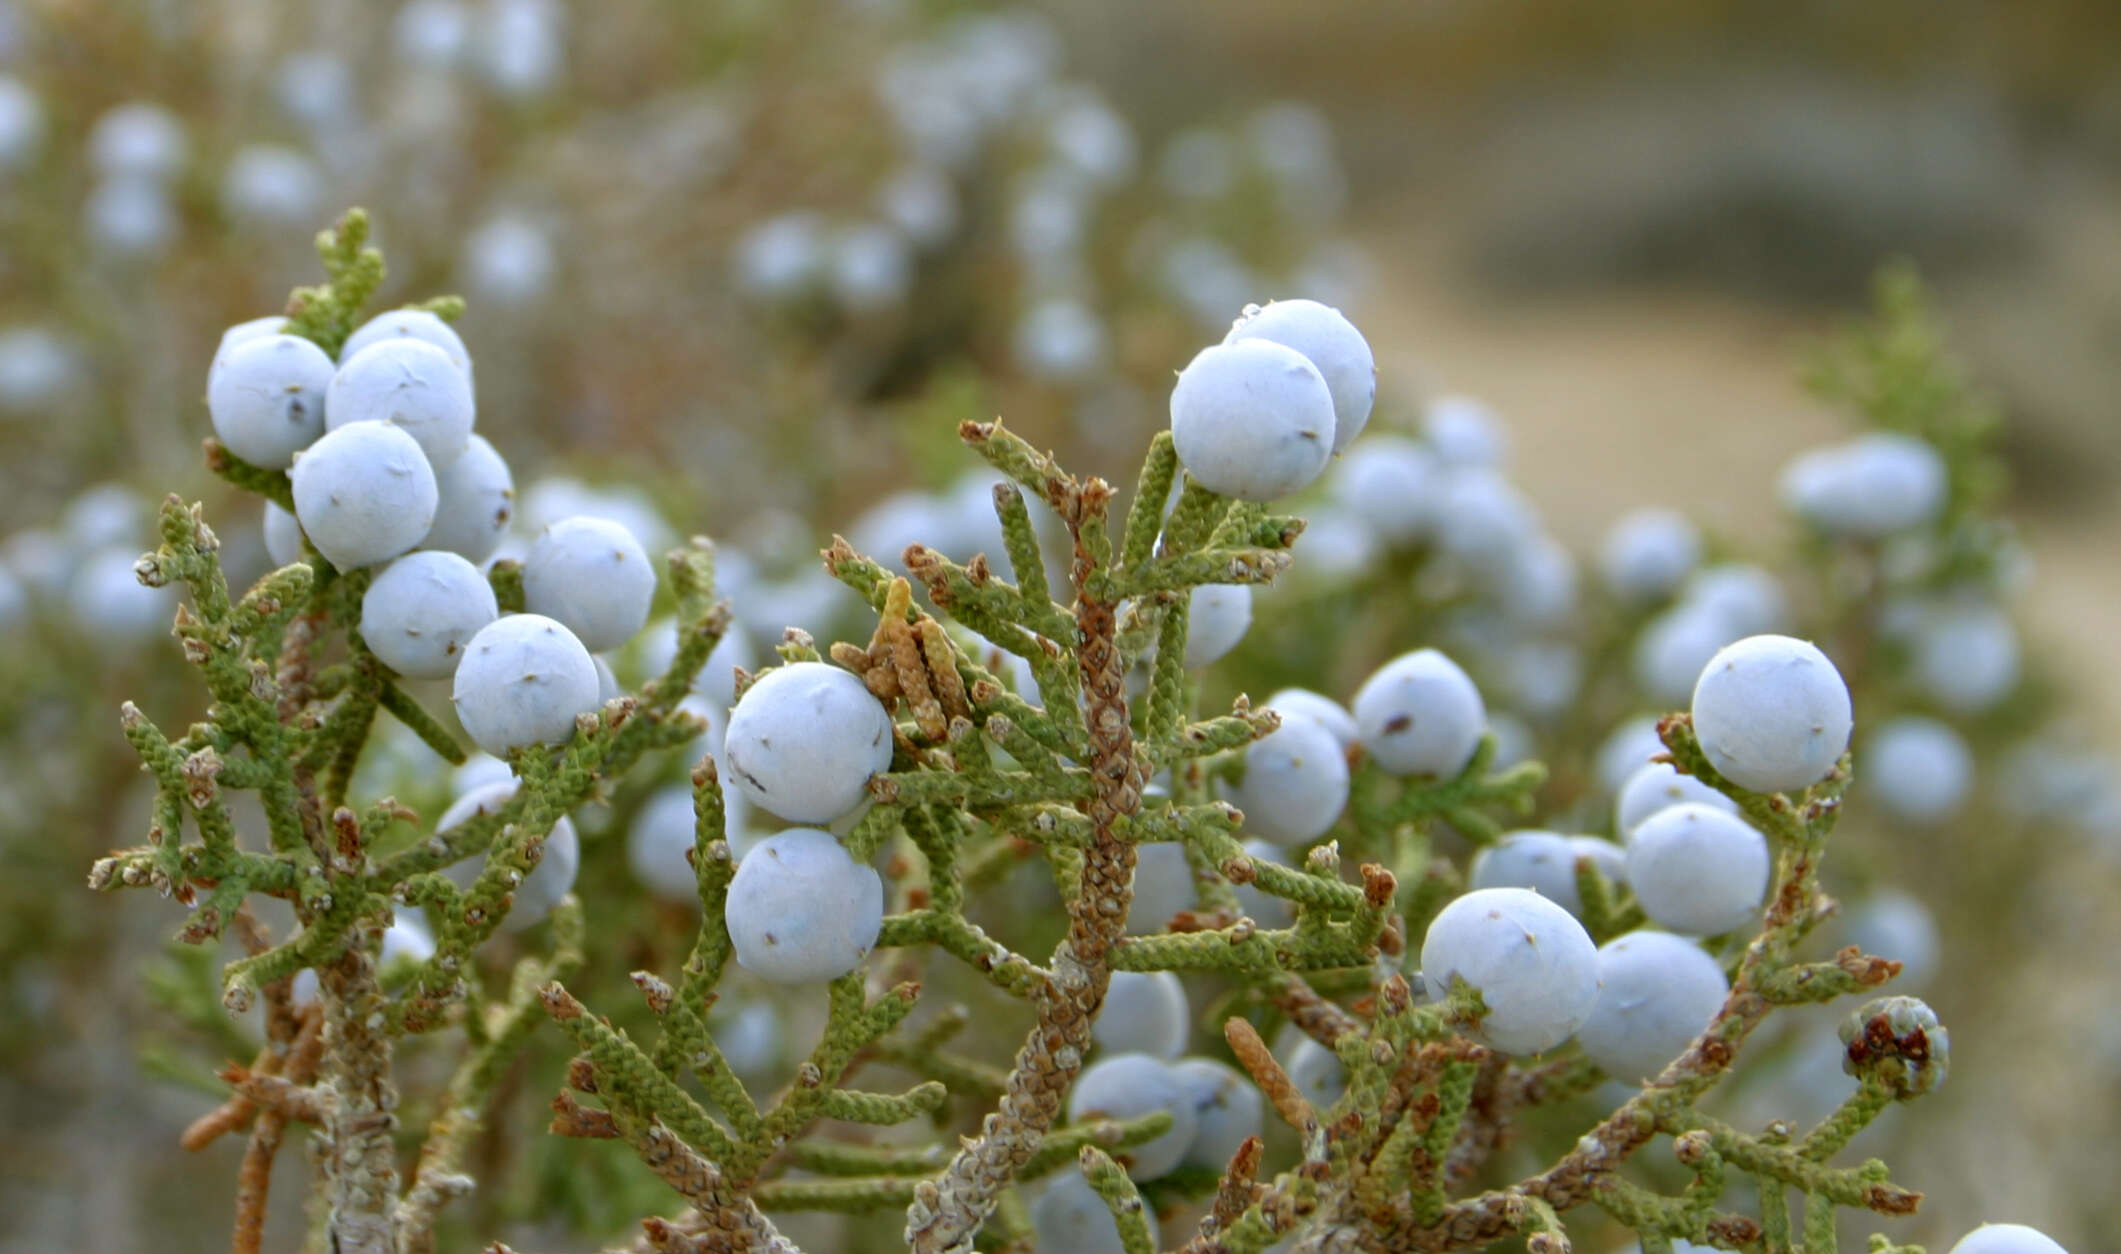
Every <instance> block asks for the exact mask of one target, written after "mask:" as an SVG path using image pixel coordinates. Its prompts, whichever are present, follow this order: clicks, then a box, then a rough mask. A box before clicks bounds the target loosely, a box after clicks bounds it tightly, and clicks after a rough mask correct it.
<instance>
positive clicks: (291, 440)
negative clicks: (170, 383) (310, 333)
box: [206, 335, 332, 470]
mask: <svg viewBox="0 0 2121 1254" xmlns="http://www.w3.org/2000/svg"><path fill="white" fill-rule="evenodd" d="M331 381H332V364H331V358H330V357H328V356H326V355H325V352H324V350H323V349H321V348H318V347H317V346H316V345H315V344H312V343H310V342H309V341H308V340H305V339H303V338H301V337H300V336H296V335H262V336H257V337H254V338H249V339H245V340H242V341H240V342H238V343H237V344H236V345H235V346H234V347H232V348H230V349H229V350H228V351H227V353H226V355H225V356H221V357H218V358H216V359H215V363H214V368H213V369H212V370H211V371H209V372H208V374H207V379H206V413H207V417H209V418H211V419H212V420H213V424H214V435H215V436H216V437H218V438H219V439H220V441H221V443H222V444H223V445H225V446H227V448H228V451H229V452H231V453H234V454H235V455H236V456H238V457H240V458H242V459H243V460H244V461H247V462H250V463H252V464H253V465H258V466H263V467H265V468H266V469H268V470H281V469H285V468H286V467H287V466H288V465H289V464H291V463H292V462H293V461H294V459H295V454H296V453H299V452H301V451H302V450H303V449H305V448H308V447H309V446H310V445H311V444H312V443H314V442H315V441H316V439H317V437H318V436H321V435H323V434H324V405H325V396H326V390H327V389H328V388H329V387H330V386H331Z"/></svg>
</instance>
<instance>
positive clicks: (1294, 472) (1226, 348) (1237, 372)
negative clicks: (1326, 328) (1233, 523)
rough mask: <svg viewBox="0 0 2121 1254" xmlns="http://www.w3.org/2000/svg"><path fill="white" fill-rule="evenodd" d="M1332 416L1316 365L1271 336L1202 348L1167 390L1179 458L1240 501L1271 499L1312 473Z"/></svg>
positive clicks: (1321, 461) (1326, 451)
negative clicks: (1176, 382) (1276, 341)
mask: <svg viewBox="0 0 2121 1254" xmlns="http://www.w3.org/2000/svg"><path fill="white" fill-rule="evenodd" d="M1334 421H1335V420H1334V416H1333V393H1332V391H1331V389H1329V388H1328V387H1327V386H1326V380H1325V377H1324V376H1323V375H1321V374H1319V372H1318V367H1316V366H1314V365H1312V364H1311V361H1310V359H1309V358H1307V357H1305V356H1304V355H1303V354H1302V353H1299V352H1297V351H1296V350H1295V349H1293V348H1289V347H1286V346H1284V345H1281V344H1276V343H1274V342H1273V341H1272V340H1260V339H1251V340H1239V341H1237V342H1236V343H1234V344H1215V345H1211V346H1210V347H1208V348H1204V349H1202V350H1201V351H1200V353H1199V355H1198V356H1196V357H1194V359H1193V360H1192V361H1191V362H1190V363H1189V364H1188V365H1187V366H1186V368H1185V369H1184V370H1182V371H1180V372H1179V376H1178V384H1177V386H1175V387H1173V388H1172V389H1171V436H1172V439H1173V441H1174V443H1175V444H1176V446H1177V450H1178V460H1179V461H1180V462H1182V463H1183V464H1184V465H1185V467H1186V470H1187V472H1188V473H1190V474H1191V475H1192V476H1193V477H1194V478H1195V479H1198V480H1200V482H1201V484H1202V485H1203V486H1205V487H1207V488H1208V489H1209V490H1210V491H1214V492H1219V493H1221V494H1223V495H1224V496H1234V497H1236V498H1238V499H1239V500H1244V501H1272V500H1277V499H1279V498H1281V497H1285V496H1288V495H1290V494H1291V493H1293V492H1296V491H1298V490H1299V489H1301V488H1303V487H1304V486H1305V485H1307V484H1309V483H1310V482H1311V481H1312V480H1313V479H1316V478H1317V477H1318V472H1319V471H1321V470H1324V469H1325V468H1326V459H1327V458H1328V457H1329V456H1331V455H1332V452H1333V429H1334Z"/></svg>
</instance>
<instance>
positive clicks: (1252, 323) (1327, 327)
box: [1223, 300, 1377, 453]
mask: <svg viewBox="0 0 2121 1254" xmlns="http://www.w3.org/2000/svg"><path fill="white" fill-rule="evenodd" d="M1251 339H1258V340H1271V341H1273V342H1274V343H1276V344H1282V345H1286V346H1288V347H1289V348H1293V349H1295V350H1296V351H1297V352H1299V353H1302V354H1303V355H1304V356H1305V357H1306V358H1307V359H1309V361H1310V362H1311V364H1312V365H1313V366H1316V367H1317V368H1318V373H1319V375H1320V376H1321V377H1323V378H1324V379H1325V381H1326V388H1327V390H1328V391H1329V392H1331V393H1332V396H1333V451H1334V452H1336V453H1338V452H1340V451H1341V450H1343V449H1345V448H1347V447H1348V444H1349V443H1350V442H1351V441H1353V440H1354V439H1355V437H1356V436H1357V435H1358V434H1360V433H1361V431H1362V429H1363V426H1364V425H1365V424H1366V423H1368V422H1369V421H1370V407H1371V406H1372V405H1373V404H1375V403H1376V401H1377V360H1376V358H1375V357H1373V356H1372V355H1371V353H1370V342H1369V341H1368V340H1365V339H1364V338H1363V336H1362V332H1360V331H1358V330H1356V329H1355V324H1354V323H1352V322H1350V321H1348V319H1347V317H1346V315H1344V314H1342V313H1341V312H1340V311H1339V310H1338V309H1335V308H1333V307H1332V306H1331V305H1322V304H1320V303H1319V302H1317V301H1315V300H1277V301H1269V302H1268V303H1267V304H1265V305H1248V306H1246V307H1245V311H1244V313H1243V315H1242V316H1240V317H1239V318H1238V320H1237V322H1236V323H1235V324H1234V325H1232V326H1231V328H1230V333H1229V334H1228V335H1227V336H1225V337H1223V343H1225V344H1235V343H1237V342H1239V341H1240V340H1251Z"/></svg>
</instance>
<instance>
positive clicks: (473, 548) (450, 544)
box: [420, 433, 516, 563]
mask: <svg viewBox="0 0 2121 1254" xmlns="http://www.w3.org/2000/svg"><path fill="white" fill-rule="evenodd" d="M435 497H436V500H435V520H434V525H433V526H431V527H429V528H428V529H427V538H426V539H424V540H422V541H421V542H420V547H421V548H425V549H446V550H448V551H449V552H451V553H455V554H457V555H458V556H459V557H462V558H464V559H465V560H467V561H470V562H474V563H477V562H484V561H485V560H486V559H487V558H489V557H492V556H493V554H494V550H496V549H498V548H500V547H501V539H502V537H503V536H505V535H507V534H508V522H509V520H510V519H511V518H514V517H515V499H516V490H515V478H514V476H513V475H511V474H509V471H508V463H507V462H506V461H503V460H502V459H501V455H500V453H498V452H496V451H495V450H494V447H493V445H492V444H491V443H489V442H488V441H487V439H486V437H485V436H482V435H479V434H477V433H473V435H472V436H471V438H470V439H469V440H466V441H465V443H464V451H463V452H462V453H459V454H458V455H457V459H456V460H455V461H453V462H451V463H449V465H448V466H447V467H445V468H443V469H442V470H439V471H437V472H435Z"/></svg>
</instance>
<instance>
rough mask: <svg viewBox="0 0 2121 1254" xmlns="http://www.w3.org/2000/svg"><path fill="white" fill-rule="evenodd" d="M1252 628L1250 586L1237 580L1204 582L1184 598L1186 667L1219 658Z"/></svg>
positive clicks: (1190, 667)
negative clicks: (1232, 581)
mask: <svg viewBox="0 0 2121 1254" xmlns="http://www.w3.org/2000/svg"><path fill="white" fill-rule="evenodd" d="M1251 628H1252V589H1251V588H1250V587H1249V586H1248V585H1246V584H1241V583H1208V584H1202V585H1201V586H1199V587H1197V588H1195V589H1193V591H1192V592H1191V593H1189V594H1188V595H1187V597H1186V669H1187V670H1194V671H1197V670H1199V669H1200V668H1201V667H1203V666H1210V665H1213V664H1214V663H1216V662H1218V661H1220V660H1221V659H1222V657H1223V655H1224V654H1226V653H1228V652H1229V651H1230V650H1232V649H1234V648H1236V647H1237V643H1238V641H1240V640H1243V639H1244V638H1245V633H1246V632H1247V631H1249V630H1251Z"/></svg>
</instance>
